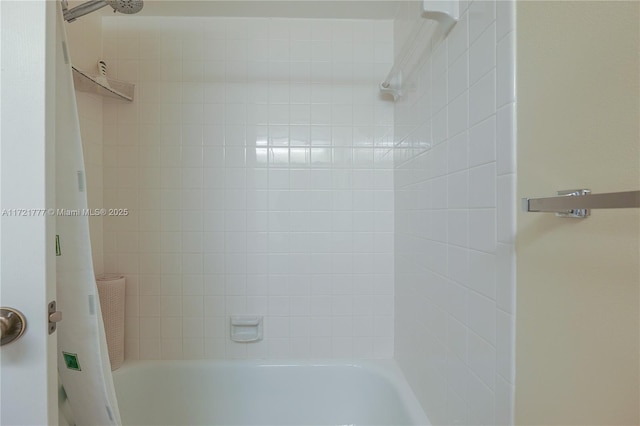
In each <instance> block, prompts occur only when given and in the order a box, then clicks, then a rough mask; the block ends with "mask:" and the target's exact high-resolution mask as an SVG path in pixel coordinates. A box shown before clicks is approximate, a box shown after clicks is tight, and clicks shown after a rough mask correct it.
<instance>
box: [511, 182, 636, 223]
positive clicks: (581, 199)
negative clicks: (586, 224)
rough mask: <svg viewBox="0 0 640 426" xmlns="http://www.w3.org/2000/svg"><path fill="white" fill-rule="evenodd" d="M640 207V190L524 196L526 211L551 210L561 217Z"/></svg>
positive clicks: (523, 206) (583, 191)
mask: <svg viewBox="0 0 640 426" xmlns="http://www.w3.org/2000/svg"><path fill="white" fill-rule="evenodd" d="M634 207H635V208H638V207H640V191H626V192H609V193H604V194H591V191H590V190H588V189H572V190H568V191H558V196H557V197H547V198H523V199H522V209H523V210H524V211H525V212H550V213H556V215H557V216H561V217H575V218H583V219H584V218H586V217H588V216H589V215H590V214H591V209H625V208H634Z"/></svg>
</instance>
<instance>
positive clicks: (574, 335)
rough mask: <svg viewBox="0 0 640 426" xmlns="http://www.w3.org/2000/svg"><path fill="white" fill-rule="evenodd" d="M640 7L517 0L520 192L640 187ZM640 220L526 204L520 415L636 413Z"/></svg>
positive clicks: (589, 420)
mask: <svg viewBox="0 0 640 426" xmlns="http://www.w3.org/2000/svg"><path fill="white" fill-rule="evenodd" d="M638 18H639V3H637V2H538V1H533V2H532V1H522V2H518V6H517V28H518V30H517V31H518V33H517V51H518V61H517V91H518V106H517V108H518V113H517V114H518V115H517V122H518V132H517V135H518V195H519V197H525V196H548V195H553V194H554V193H555V191H556V190H561V189H572V188H589V189H591V190H592V191H593V192H615V191H624V190H634V189H635V190H637V189H640V174H639V158H640V157H639V145H640V143H639V139H638V117H639V110H638V99H639V97H638V94H639V93H638V91H639V88H638V78H639V69H638V47H639V40H638V34H639V28H638V27H639V22H640V21H639V19H638ZM639 222H640V213H639V210H638V209H627V210H608V211H607V210H597V211H594V212H593V216H592V217H590V218H588V219H586V220H577V219H562V218H557V217H555V216H554V215H552V214H533V213H529V214H523V213H520V214H519V217H518V241H517V256H518V261H517V265H518V276H517V280H518V296H517V320H516V322H517V331H516V336H517V338H516V340H517V343H516V354H517V355H516V358H517V361H516V371H517V373H516V375H517V378H516V412H515V417H516V423H518V424H608V425H611V424H638V422H639V416H638V398H639V395H638V384H639V382H638V362H639V359H638V337H639V327H638V323H639V321H638V320H639V318H638V287H639V271H638V262H639V260H638V259H639V253H638V246H639V244H640V243H639V241H640V240H639V232H638V225H639Z"/></svg>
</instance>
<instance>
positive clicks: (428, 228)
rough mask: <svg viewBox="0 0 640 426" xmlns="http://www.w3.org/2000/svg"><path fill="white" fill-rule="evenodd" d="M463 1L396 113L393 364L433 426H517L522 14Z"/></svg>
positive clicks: (399, 40) (402, 33)
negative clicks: (518, 21)
mask: <svg viewBox="0 0 640 426" xmlns="http://www.w3.org/2000/svg"><path fill="white" fill-rule="evenodd" d="M461 4H463V12H462V15H461V18H460V21H459V22H458V23H457V25H456V26H455V27H454V28H453V30H452V31H451V32H450V33H449V35H448V36H447V37H446V38H445V39H444V40H437V39H434V40H433V41H432V42H431V43H430V42H429V41H428V39H426V38H424V37H423V38H422V39H421V40H419V42H422V43H423V45H425V46H429V47H428V49H427V52H426V54H425V55H424V56H423V58H422V61H421V62H420V63H419V65H418V66H417V69H416V70H414V71H411V70H408V69H405V70H404V71H405V76H406V75H408V76H409V81H407V86H408V87H413V88H414V90H409V91H408V93H407V95H406V96H405V97H403V98H402V99H401V100H399V101H398V102H397V103H396V107H395V136H396V138H395V143H396V149H395V179H394V183H395V186H394V188H395V195H396V199H395V230H396V234H395V295H396V299H395V314H396V321H395V339H396V351H395V356H396V359H397V360H398V362H399V363H400V365H401V367H402V368H403V370H404V371H405V374H406V376H407V378H408V380H409V382H410V383H411V385H412V387H413V389H414V391H415V392H416V394H417V396H418V398H419V399H420V401H421V403H422V405H423V407H424V408H425V410H426V412H427V413H428V414H429V417H430V419H431V421H432V422H433V423H434V424H474V425H479V424H486V425H495V424H512V423H513V395H514V383H515V375H514V334H515V333H514V323H515V320H514V314H515V272H514V271H515V253H514V246H513V244H514V235H515V208H516V202H515V171H516V170H515V160H514V158H515V138H514V128H515V122H514V102H515V90H514V64H515V52H514V30H515V24H514V16H513V13H514V12H513V4H512V2H511V1H480V0H476V1H472V2H469V3H461ZM418 16H419V15H418V14H417V13H416V10H415V5H410V6H408V7H405V8H402V9H401V10H400V12H399V14H398V16H397V19H396V26H395V28H396V38H395V40H396V49H395V51H396V52H401V51H403V47H402V46H403V44H404V43H406V41H405V39H406V33H408V32H409V30H408V29H407V28H409V27H411V26H413V25H418V24H419V23H420V22H421V20H420V18H418Z"/></svg>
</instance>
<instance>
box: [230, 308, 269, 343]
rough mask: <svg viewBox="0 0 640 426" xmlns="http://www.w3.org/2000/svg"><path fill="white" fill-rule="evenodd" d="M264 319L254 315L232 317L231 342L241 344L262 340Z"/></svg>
mask: <svg viewBox="0 0 640 426" xmlns="http://www.w3.org/2000/svg"><path fill="white" fill-rule="evenodd" d="M262 319H263V317H261V316H252V315H242V316H232V317H231V318H230V324H231V340H233V341H234V342H241V343H248V342H257V341H260V340H262Z"/></svg>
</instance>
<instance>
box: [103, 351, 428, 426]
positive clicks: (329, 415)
mask: <svg viewBox="0 0 640 426" xmlns="http://www.w3.org/2000/svg"><path fill="white" fill-rule="evenodd" d="M113 379H114V383H115V387H116V394H117V395H118V405H119V407H120V414H121V416H122V422H123V425H124V426H133V425H298V426H301V425H394V426H396V425H398V426H399V425H428V424H429V421H428V419H427V416H426V415H425V414H424V412H423V411H422V409H421V408H420V405H419V403H418V401H417V400H416V398H415V396H414V395H413V393H412V391H411V389H410V388H409V386H408V384H407V383H406V381H405V379H404V376H403V375H402V373H401V372H400V369H399V368H398V367H397V365H396V364H395V362H394V361H391V360H384V361H362V362H353V363H345V362H337V361H328V362H325V361H321V362H316V361H307V362H299V361H295V362H283V361H280V362H269V361H267V362H265V361H136V362H126V363H125V364H124V365H123V366H122V367H121V368H120V369H118V370H117V371H115V372H114V374H113Z"/></svg>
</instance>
